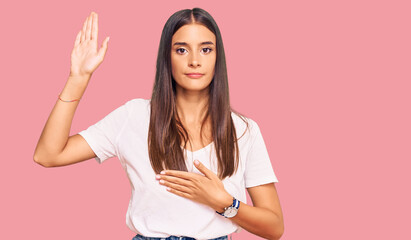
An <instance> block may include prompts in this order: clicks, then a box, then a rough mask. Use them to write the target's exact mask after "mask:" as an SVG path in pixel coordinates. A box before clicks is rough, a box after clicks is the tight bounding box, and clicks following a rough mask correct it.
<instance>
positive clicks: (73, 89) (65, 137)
mask: <svg viewBox="0 0 411 240" xmlns="http://www.w3.org/2000/svg"><path fill="white" fill-rule="evenodd" d="M97 35H98V18H97V14H96V13H94V12H91V14H90V15H89V16H88V17H87V19H86V21H85V22H84V24H83V29H82V30H81V31H80V32H79V33H78V34H77V37H76V41H75V44H74V48H73V51H72V53H71V69H70V76H69V78H68V80H67V82H66V85H65V86H64V89H63V91H62V92H61V95H60V97H61V98H62V99H63V100H73V99H79V98H81V97H82V96H83V94H84V92H85V90H86V88H87V85H88V82H89V80H90V78H91V76H92V73H93V72H94V71H95V69H96V68H97V67H98V66H99V65H100V64H101V62H102V61H103V59H104V56H105V53H106V51H107V42H108V38H106V39H105V40H104V42H103V44H102V47H101V48H100V50H98V49H97ZM78 104H79V101H75V102H63V101H60V100H59V99H58V98H56V103H55V105H54V108H53V109H52V111H51V113H50V116H49V118H48V120H47V122H46V124H45V126H44V128H43V131H42V133H41V135H40V139H39V141H38V143H37V146H36V149H35V151H34V156H33V159H34V161H35V162H37V163H38V164H40V165H42V166H45V167H54V166H63V165H68V164H72V163H75V162H80V161H82V160H86V159H90V158H92V157H95V154H94V152H93V151H92V150H91V148H90V146H88V144H87V142H86V141H85V140H84V139H83V138H82V137H81V136H80V135H78V134H76V135H74V136H69V134H70V128H71V123H72V120H73V117H74V113H75V111H76V109H77V106H78Z"/></svg>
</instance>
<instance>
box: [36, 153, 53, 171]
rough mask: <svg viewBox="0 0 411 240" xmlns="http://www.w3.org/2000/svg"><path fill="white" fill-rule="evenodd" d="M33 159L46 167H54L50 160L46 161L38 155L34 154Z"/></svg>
mask: <svg viewBox="0 0 411 240" xmlns="http://www.w3.org/2000/svg"><path fill="white" fill-rule="evenodd" d="M33 160H34V162H35V163H37V164H39V165H41V166H43V167H45V168H49V167H54V166H53V165H52V164H51V163H50V162H48V161H44V160H42V159H41V158H39V157H38V156H36V155H34V156H33Z"/></svg>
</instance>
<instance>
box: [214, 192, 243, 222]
mask: <svg viewBox="0 0 411 240" xmlns="http://www.w3.org/2000/svg"><path fill="white" fill-rule="evenodd" d="M239 207H240V201H238V200H237V199H235V197H233V204H232V205H230V206H228V207H225V208H224V212H222V213H220V212H217V211H216V213H218V214H220V215H222V216H224V217H225V218H232V217H234V216H235V215H237V212H238V208H239Z"/></svg>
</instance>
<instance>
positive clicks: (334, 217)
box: [0, 0, 411, 240]
mask: <svg viewBox="0 0 411 240" xmlns="http://www.w3.org/2000/svg"><path fill="white" fill-rule="evenodd" d="M193 7H201V8H204V9H205V10H207V11H208V12H209V13H210V14H211V15H212V16H213V17H214V18H215V20H216V22H217V24H218V25H219V27H220V30H221V33H222V36H223V41H224V46H225V51H226V57H227V65H228V76H229V84H230V97H231V102H232V106H233V108H235V109H236V110H238V111H240V112H242V113H244V114H245V115H246V116H249V117H251V118H252V119H254V120H255V121H256V122H257V123H258V124H259V125H260V128H261V130H262V133H263V136H264V139H265V142H266V145H267V148H268V152H269V155H270V158H271V160H272V164H273V167H274V170H275V173H276V175H277V177H278V179H279V183H277V184H276V186H277V190H278V193H279V196H280V201H281V205H282V209H283V212H284V218H285V234H284V235H283V238H282V239H411V233H410V230H409V225H410V222H409V218H410V215H411V205H410V203H411V194H410V185H411V177H410V170H411V163H410V160H411V147H410V144H411V137H410V136H411V127H410V123H411V113H410V110H411V108H410V107H411V104H410V103H411V96H410V87H411V83H410V79H411V78H410V75H411V72H410V70H411V68H410V64H411V57H410V56H411V54H410V53H411V51H410V50H411V49H410V46H411V41H410V40H411V34H410V22H411V15H410V7H411V6H410V4H409V2H408V1H338V2H337V1H252V4H240V3H239V1H221V0H219V1H213V0H210V1H201V2H200V1H195V2H194V1H152V2H151V3H149V2H148V1H144V2H143V1H123V0H117V1H106V2H103V1H83V0H82V1H78V0H75V1H65V2H62V1H47V2H46V1H15V2H13V3H11V1H8V2H7V4H5V3H3V4H2V6H1V8H0V9H1V10H0V24H1V26H2V27H1V30H2V34H1V40H0V41H1V44H0V48H1V49H0V50H1V54H0V60H1V62H0V64H1V73H2V75H1V83H2V87H1V94H0V98H1V102H0V104H1V110H2V113H1V116H2V119H1V123H2V124H1V125H0V128H1V129H0V130H1V134H2V140H1V141H2V144H1V149H2V166H1V170H0V171H1V172H0V178H1V179H0V180H1V181H0V184H1V196H2V197H1V204H0V212H1V214H0V221H1V226H2V227H1V228H2V230H1V231H0V239H28V238H33V239H44V240H45V239H62V240H63V239H129V240H131V238H132V237H133V236H134V235H135V234H134V233H133V232H132V231H131V230H129V229H128V228H127V226H126V224H125V214H126V210H127V206H128V201H129V198H130V193H131V189H130V185H129V182H128V179H127V177H126V174H125V172H124V171H123V169H122V168H121V165H120V164H119V162H118V160H117V158H113V159H110V160H108V161H107V162H105V163H104V164H102V165H98V164H97V162H96V161H95V160H89V161H85V162H82V163H79V164H74V165H70V166H67V167H61V168H43V167H42V166H40V165H37V164H35V163H34V162H33V159H32V156H33V153H34V149H35V146H36V144H37V141H38V139H39V137H40V133H41V131H42V129H43V127H44V124H45V122H46V120H47V118H48V116H49V114H50V111H51V109H52V107H53V106H54V104H55V102H56V100H57V95H58V93H59V92H60V91H61V90H62V88H63V87H64V84H65V81H66V80H67V76H68V74H69V69H70V53H71V50H72V48H73V45H74V40H75V36H76V34H77V32H78V31H79V30H80V29H81V27H82V24H83V21H84V20H85V18H86V17H87V15H88V14H89V13H90V12H91V11H96V12H97V13H98V14H99V44H100V43H101V41H102V40H103V39H104V38H105V37H106V36H110V37H111V38H110V42H109V46H108V51H107V55H106V58H105V60H104V62H103V63H102V64H101V65H100V66H99V68H98V69H97V71H96V72H95V73H94V75H93V77H92V80H91V82H90V84H89V86H88V88H87V90H86V92H85V95H84V97H83V99H82V100H81V103H80V105H79V107H78V109H77V112H76V115H75V117H74V121H73V125H72V129H71V135H73V134H76V133H78V132H79V131H81V130H83V129H85V128H87V127H88V126H90V125H91V124H94V123H95V122H97V121H98V120H100V119H101V118H103V117H104V116H105V115H106V114H108V113H109V112H111V111H112V110H114V109H115V108H117V107H119V106H120V105H122V104H123V103H125V102H126V101H127V100H130V99H133V98H137V97H142V98H149V97H150V96H151V90H152V85H153V81H154V73H155V61H156V56H157V50H158V44H159V40H160V35H161V31H162V28H163V26H164V24H165V22H166V20H167V19H168V18H169V16H171V14H173V13H174V12H176V11H178V10H180V9H184V8H193ZM233 239H261V238H259V237H257V236H255V235H252V234H250V233H248V232H246V231H242V232H241V233H239V234H233Z"/></svg>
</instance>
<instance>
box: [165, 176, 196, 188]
mask: <svg viewBox="0 0 411 240" xmlns="http://www.w3.org/2000/svg"><path fill="white" fill-rule="evenodd" d="M160 178H161V180H165V181H167V182H171V183H175V184H179V185H182V186H192V185H193V184H192V181H190V180H186V179H183V178H179V177H173V176H164V175H163V176H161V177H160ZM161 180H160V182H161Z"/></svg>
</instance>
